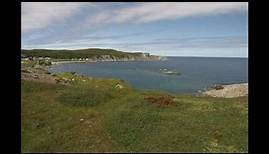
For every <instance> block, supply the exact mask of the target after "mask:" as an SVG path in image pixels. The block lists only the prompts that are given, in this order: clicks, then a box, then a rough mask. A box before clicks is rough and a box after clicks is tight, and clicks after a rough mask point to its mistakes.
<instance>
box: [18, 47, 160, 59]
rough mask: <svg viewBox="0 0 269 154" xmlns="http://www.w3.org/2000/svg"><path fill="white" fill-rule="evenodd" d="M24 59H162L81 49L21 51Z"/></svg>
mask: <svg viewBox="0 0 269 154" xmlns="http://www.w3.org/2000/svg"><path fill="white" fill-rule="evenodd" d="M21 54H22V57H49V58H53V59H79V58H84V59H86V58H88V59H123V58H127V59H160V57H159V56H154V55H150V54H149V53H142V52H135V53H133V52H123V51H118V50H114V49H99V48H89V49H79V50H48V49H31V50H25V49H22V51H21Z"/></svg>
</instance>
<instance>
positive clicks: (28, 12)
mask: <svg viewBox="0 0 269 154" xmlns="http://www.w3.org/2000/svg"><path fill="white" fill-rule="evenodd" d="M85 4H86V3H61V2H23V3H21V6H22V7H21V8H22V32H23V33H24V32H29V31H32V30H35V29H41V28H45V27H47V26H49V25H51V24H54V23H57V22H59V21H64V20H66V19H67V18H68V17H70V16H72V15H74V14H75V13H77V12H78V11H80V9H81V7H83V6H88V5H89V4H86V5H85Z"/></svg>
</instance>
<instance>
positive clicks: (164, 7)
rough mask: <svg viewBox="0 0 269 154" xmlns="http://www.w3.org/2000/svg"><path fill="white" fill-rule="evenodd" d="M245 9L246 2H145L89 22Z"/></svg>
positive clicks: (104, 13) (134, 20) (133, 20)
mask: <svg viewBox="0 0 269 154" xmlns="http://www.w3.org/2000/svg"><path fill="white" fill-rule="evenodd" d="M244 10H247V3H246V2H191V3H190V2H160V3H146V2H145V3H135V4H134V5H131V6H129V7H124V8H121V9H116V10H113V9H112V10H109V11H102V12H99V13H96V14H95V15H92V16H90V17H89V18H88V23H89V24H92V25H103V24H109V23H127V22H130V23H148V22H153V21H159V20H175V19H180V18H186V17H193V16H206V15H217V14H227V13H232V12H236V11H244Z"/></svg>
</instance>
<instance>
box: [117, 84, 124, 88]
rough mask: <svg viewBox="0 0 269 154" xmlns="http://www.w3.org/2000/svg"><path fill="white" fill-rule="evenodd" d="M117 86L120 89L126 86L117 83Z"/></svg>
mask: <svg viewBox="0 0 269 154" xmlns="http://www.w3.org/2000/svg"><path fill="white" fill-rule="evenodd" d="M115 88H119V89H122V88H124V87H123V86H122V85H120V84H117V85H116V86H115Z"/></svg>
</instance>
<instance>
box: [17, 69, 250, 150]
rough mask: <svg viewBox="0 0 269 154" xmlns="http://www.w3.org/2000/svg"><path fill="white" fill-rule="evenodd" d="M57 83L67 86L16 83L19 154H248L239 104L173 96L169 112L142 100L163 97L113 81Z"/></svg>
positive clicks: (243, 105) (244, 108)
mask: <svg viewBox="0 0 269 154" xmlns="http://www.w3.org/2000/svg"><path fill="white" fill-rule="evenodd" d="M62 76H64V77H66V78H74V81H73V82H72V83H71V84H70V85H60V84H48V83H41V82H33V81H25V80H22V89H21V91H22V98H21V103H22V110H21V120H22V123H21V126H22V129H21V137H22V142H21V143H22V147H21V148H22V152H247V151H248V102H247V97H240V98H233V99H227V98H226V99H225V98H211V97H198V96H181V95H180V96H174V98H171V99H172V101H173V102H174V104H173V105H158V104H155V103H152V102H150V101H148V100H147V99H145V98H146V97H151V98H161V97H158V96H166V95H168V94H165V93H163V92H154V91H148V92H143V91H138V90H135V89H133V88H132V87H131V86H129V85H128V84H127V83H125V82H123V81H120V80H114V79H94V78H83V77H79V76H74V75H71V74H67V73H66V74H62ZM119 84H120V85H121V86H123V88H118V87H117V85H119ZM163 98H164V99H166V97H163ZM167 99H168V98H167ZM169 99H170V98H169ZM153 100H154V99H153Z"/></svg>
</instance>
